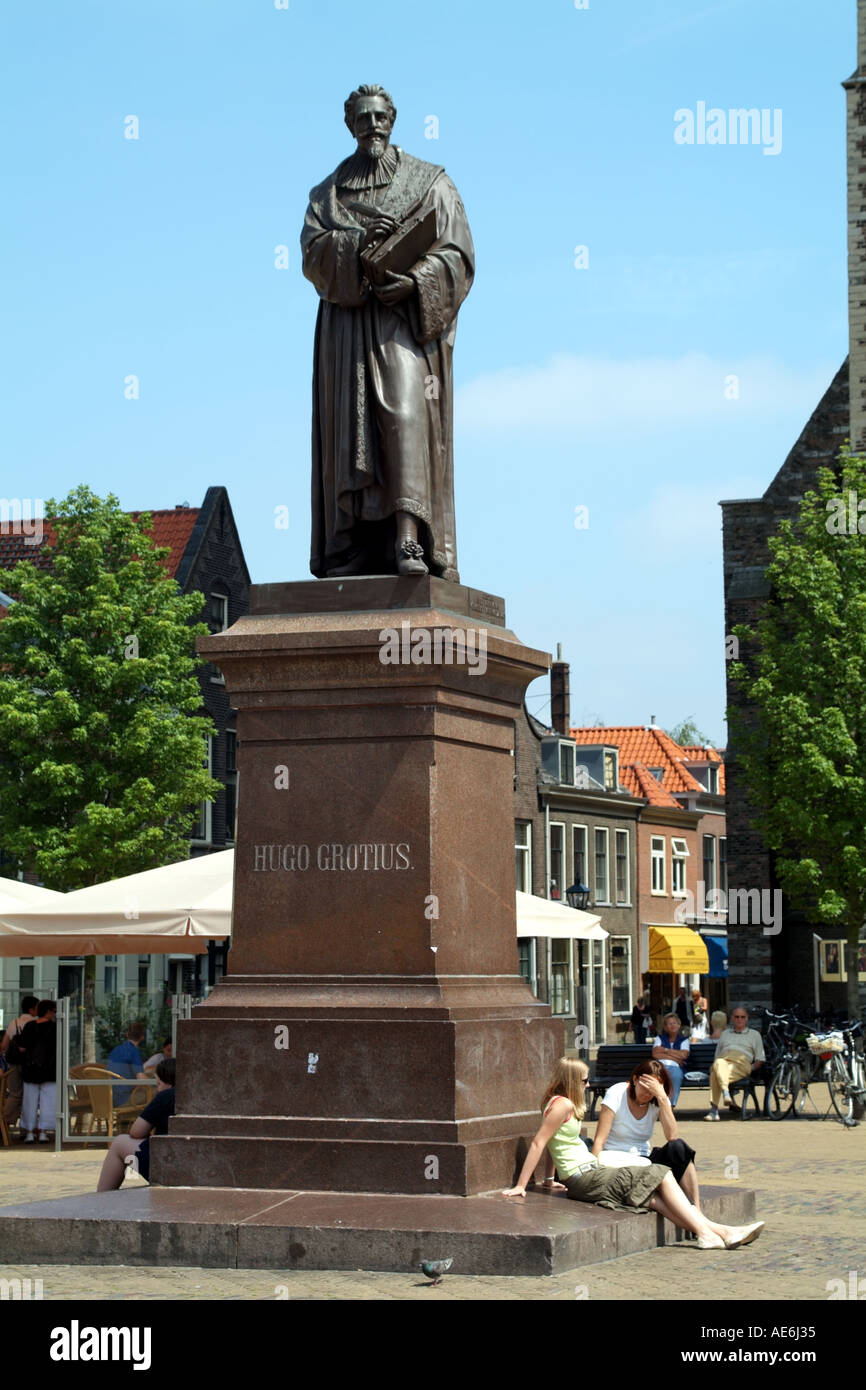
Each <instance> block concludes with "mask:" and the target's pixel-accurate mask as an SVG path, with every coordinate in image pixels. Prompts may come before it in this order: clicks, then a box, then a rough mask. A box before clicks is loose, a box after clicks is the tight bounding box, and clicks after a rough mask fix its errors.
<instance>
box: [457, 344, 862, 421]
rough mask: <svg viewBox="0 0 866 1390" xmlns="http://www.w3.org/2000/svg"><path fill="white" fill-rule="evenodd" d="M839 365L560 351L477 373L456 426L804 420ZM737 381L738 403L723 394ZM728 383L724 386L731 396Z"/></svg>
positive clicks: (462, 396)
mask: <svg viewBox="0 0 866 1390" xmlns="http://www.w3.org/2000/svg"><path fill="white" fill-rule="evenodd" d="M838 365H839V364H838V363H835V364H833V365H824V366H819V367H809V368H798V367H790V366H787V365H786V364H785V363H783V362H779V361H777V360H774V359H772V358H769V357H749V358H740V359H739V360H737V359H733V358H731V359H726V360H722V359H718V358H711V357H708V356H706V355H704V354H701V353H689V354H686V355H685V356H682V357H677V358H662V357H657V358H635V359H631V360H628V359H626V360H623V361H614V360H613V359H611V358H599V357H589V356H575V355H569V354H564V353H563V354H559V355H557V356H554V357H551V358H550V359H548V361H547V362H544V363H542V364H540V365H537V366H525V367H506V368H504V369H503V370H501V371H498V372H491V373H489V374H488V375H485V376H481V377H476V379H475V380H474V381H470V382H469V383H468V384H467V385H465V386H463V387H462V388H461V389H460V390H459V391H458V393H457V420H458V425H457V428H458V430H467V431H469V430H484V431H485V432H486V433H489V432H491V431H494V432H495V431H506V430H508V431H511V430H520V429H526V430H531V431H532V433H533V434H534V435H537V434H539V433H541V434H547V435H550V434H555V433H558V432H565V431H567V432H569V433H570V434H571V433H573V432H574V431H577V432H578V434H590V433H594V432H596V431H601V432H603V433H604V434H605V435H606V436H607V437H610V436H611V435H616V437H617V438H619V439H620V440H621V439H622V436H623V435H624V434H630V433H637V434H638V435H640V436H644V435H646V433H647V432H648V431H650V430H655V431H659V430H664V429H667V428H670V427H671V426H675V425H678V424H689V425H696V424H697V423H699V422H704V423H705V424H706V425H707V426H712V425H714V424H717V423H720V422H724V423H734V424H736V422H737V421H739V420H744V419H745V418H746V417H748V419H749V420H750V421H752V422H756V421H760V422H761V423H762V424H771V423H773V422H775V421H777V420H784V421H786V422H787V421H788V419H789V417H792V416H793V418H794V419H799V420H800V421H802V422H805V420H806V419H808V416H809V414H810V413H811V411H812V410H813V409H814V408H815V406H816V405H817V403H818V401H819V400H820V398H821V396H822V394H823V393H824V391H825V390H826V388H827V386H828V385H829V383H830V381H831V380H832V378H833V374H834V373H835V371H836V370H837V368H838ZM732 376H735V377H736V378H737V390H738V392H739V395H738V397H737V398H736V399H730V398H729V397H728V396H726V394H725V392H726V384H727V383H729V379H730V378H731V377H732ZM730 389H731V388H730V386H728V390H729V391H730Z"/></svg>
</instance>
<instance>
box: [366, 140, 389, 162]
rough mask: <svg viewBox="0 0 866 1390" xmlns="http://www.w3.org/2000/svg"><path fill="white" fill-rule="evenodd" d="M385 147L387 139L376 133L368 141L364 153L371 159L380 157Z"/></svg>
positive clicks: (386, 146)
mask: <svg viewBox="0 0 866 1390" xmlns="http://www.w3.org/2000/svg"><path fill="white" fill-rule="evenodd" d="M387 148H388V143H387V141H386V140H385V139H384V138H383V137H382V136H381V135H377V136H375V137H374V138H373V139H372V140H371V141H370V142H369V144H368V146H367V148H366V149H365V150H364V154H368V155H369V156H370V158H371V159H381V158H382V155H383V154H384V153H385V151H386V150H387Z"/></svg>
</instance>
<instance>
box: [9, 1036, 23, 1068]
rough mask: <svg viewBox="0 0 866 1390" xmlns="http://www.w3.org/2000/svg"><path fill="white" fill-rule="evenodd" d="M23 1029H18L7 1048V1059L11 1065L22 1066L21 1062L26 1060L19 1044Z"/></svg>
mask: <svg viewBox="0 0 866 1390" xmlns="http://www.w3.org/2000/svg"><path fill="white" fill-rule="evenodd" d="M22 1031H23V1030H22V1029H20V1028H19V1029H16V1031H15V1033H14V1034H13V1036H12V1037H11V1039H10V1040H9V1046H8V1047H7V1049H6V1061H7V1062H8V1063H9V1066H10V1067H20V1066H21V1063H22V1062H23V1061H24V1053H23V1052H22V1051H21V1049H20V1048H19V1046H18V1043H19V1040H20V1038H21V1033H22Z"/></svg>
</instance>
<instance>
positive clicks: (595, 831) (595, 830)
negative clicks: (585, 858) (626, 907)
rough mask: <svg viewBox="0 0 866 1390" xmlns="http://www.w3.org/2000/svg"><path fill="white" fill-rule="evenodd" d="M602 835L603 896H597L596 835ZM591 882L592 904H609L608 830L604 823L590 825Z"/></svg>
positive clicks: (605, 905) (606, 905)
mask: <svg viewBox="0 0 866 1390" xmlns="http://www.w3.org/2000/svg"><path fill="white" fill-rule="evenodd" d="M599 835H603V836H604V883H605V887H604V897H603V898H600V897H599V896H598V849H597V848H596V846H597V843H598V836H599ZM592 883H593V904H594V906H596V907H609V906H610V831H609V830H608V828H607V826H606V825H594V826H593V827H592Z"/></svg>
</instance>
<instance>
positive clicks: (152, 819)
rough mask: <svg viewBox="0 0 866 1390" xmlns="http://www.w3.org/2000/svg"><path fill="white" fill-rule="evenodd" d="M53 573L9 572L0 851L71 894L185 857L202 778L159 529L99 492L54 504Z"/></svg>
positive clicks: (181, 603) (205, 777)
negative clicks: (155, 533) (153, 534)
mask: <svg viewBox="0 0 866 1390" xmlns="http://www.w3.org/2000/svg"><path fill="white" fill-rule="evenodd" d="M46 516H48V517H49V518H50V519H51V525H52V527H53V530H54V532H55V534H56V544H55V545H53V546H45V547H43V557H44V561H43V565H42V567H40V566H39V565H38V564H34V563H31V562H29V561H21V562H20V563H19V564H17V565H16V566H15V568H14V569H12V570H7V571H3V570H0V589H3V590H5V591H6V592H7V593H9V594H10V595H12V596H13V597H14V599H15V600H16V601H15V603H14V604H13V606H12V607H11V608H10V609H9V612H8V614H7V616H6V617H5V618H4V620H3V621H2V622H0V763H2V775H0V844H2V846H3V848H4V850H5V851H6V852H7V853H9V854H13V855H15V856H17V858H18V859H19V860H21V862H22V863H23V864H24V866H25V867H26V868H28V869H32V870H35V871H36V872H37V873H38V874H39V875H40V876H41V877H42V879H43V880H44V882H45V883H46V885H47V886H49V887H51V888H58V889H62V890H69V889H72V888H80V887H84V886H86V885H88V884H92V883H98V882H102V881H103V880H106V879H110V878H116V877H120V876H121V875H124V874H130V873H136V872H138V871H139V870H141V869H149V868H154V867H157V866H159V865H161V864H167V863H172V862H174V861H177V860H179V859H183V858H184V857H185V856H186V854H187V852H188V841H189V834H190V830H191V828H192V825H193V823H194V820H195V816H196V808H197V805H198V803H199V802H201V801H203V800H206V799H208V798H212V797H213V796H215V795H216V794H217V792H218V791H219V783H218V782H215V781H214V780H213V779H212V778H211V777H210V775H209V773H208V772H207V771H206V770H205V767H204V760H205V754H206V742H205V740H206V736H207V735H208V734H209V733H211V732H212V725H211V723H210V720H209V719H207V718H206V717H203V716H202V715H201V713H200V711H201V691H200V689H199V684H198V681H197V679H196V675H195V672H196V668H197V667H198V665H199V664H200V663H199V661H198V659H197V658H196V657H195V654H194V643H195V638H196V636H197V635H198V634H200V633H205V632H206V631H207V628H206V626H205V624H204V623H195V622H193V621H192V620H193V619H194V618H195V617H196V616H197V614H199V613H200V612H201V608H202V604H203V597H202V595H201V594H188V595H183V594H181V593H180V592H179V590H178V587H177V584H176V583H175V581H174V579H172V578H171V576H170V575H169V574H168V573H167V571H166V569H165V567H164V564H163V561H164V558H165V556H166V555H167V554H168V551H167V550H164V549H158V548H157V547H155V546H154V544H153V542H152V541H151V539H150V537H149V536H148V534H147V532H148V529H149V526H150V517H149V516H148V515H146V514H145V515H142V516H140V517H139V518H137V519H136V518H134V517H132V516H130V515H128V514H127V513H125V512H123V511H121V510H120V504H119V502H118V500H117V498H116V497H113V496H109V497H108V498H106V499H104V500H103V499H101V498H99V497H97V496H95V495H94V494H93V493H92V492H91V491H90V490H89V489H88V488H87V487H84V486H82V487H78V488H76V489H74V490H73V491H72V492H71V493H70V494H69V496H68V497H67V498H66V499H65V500H64V501H63V502H55V501H50V502H48V503H46Z"/></svg>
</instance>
